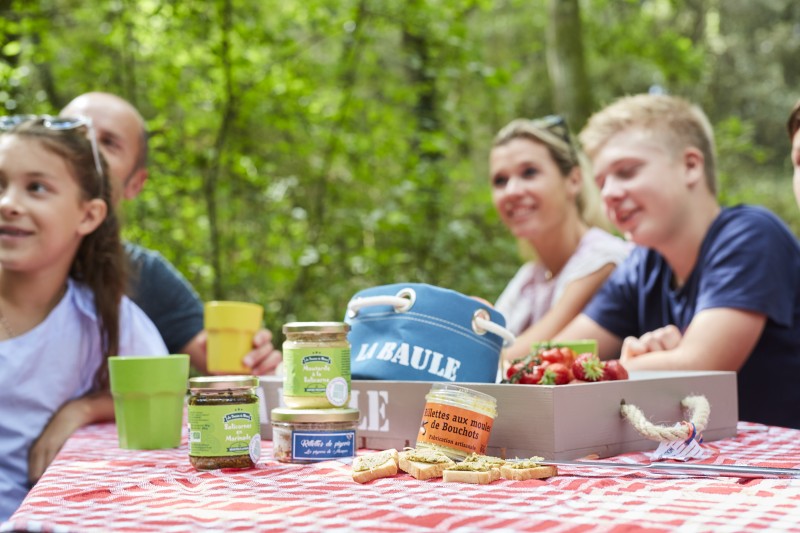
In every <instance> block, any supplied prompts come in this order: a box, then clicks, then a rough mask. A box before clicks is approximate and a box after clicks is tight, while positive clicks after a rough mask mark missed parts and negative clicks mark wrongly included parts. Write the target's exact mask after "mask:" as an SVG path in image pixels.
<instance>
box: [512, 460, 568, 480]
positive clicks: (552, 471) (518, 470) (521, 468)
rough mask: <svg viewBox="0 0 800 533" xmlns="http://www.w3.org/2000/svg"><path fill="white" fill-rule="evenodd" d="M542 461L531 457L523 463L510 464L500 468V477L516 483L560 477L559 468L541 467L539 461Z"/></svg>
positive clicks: (514, 462)
mask: <svg viewBox="0 0 800 533" xmlns="http://www.w3.org/2000/svg"><path fill="white" fill-rule="evenodd" d="M541 460H542V458H541V457H531V458H530V459H524V460H522V461H513V462H508V463H506V464H504V465H503V466H501V467H500V475H502V476H503V477H504V478H505V479H511V480H514V481H525V480H528V479H544V478H548V477H553V476H556V475H558V468H556V467H555V466H553V465H540V464H539V463H538V462H537V461H541Z"/></svg>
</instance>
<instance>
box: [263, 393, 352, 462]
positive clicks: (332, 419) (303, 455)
mask: <svg viewBox="0 0 800 533" xmlns="http://www.w3.org/2000/svg"><path fill="white" fill-rule="evenodd" d="M359 417H360V414H359V411H358V409H352V408H349V407H342V408H337V409H291V408H288V407H276V408H275V409H273V410H272V413H271V417H270V420H271V421H272V453H273V455H274V456H275V459H277V460H278V461H281V462H284V463H312V462H316V461H328V460H330V459H343V458H347V457H355V455H356V427H357V426H358V421H359Z"/></svg>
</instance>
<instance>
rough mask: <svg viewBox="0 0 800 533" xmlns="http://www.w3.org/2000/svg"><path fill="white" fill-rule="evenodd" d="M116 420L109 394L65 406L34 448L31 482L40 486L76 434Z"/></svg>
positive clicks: (78, 399)
mask: <svg viewBox="0 0 800 533" xmlns="http://www.w3.org/2000/svg"><path fill="white" fill-rule="evenodd" d="M110 420H114V400H113V399H112V397H111V393H110V392H108V391H102V392H94V393H91V394H87V395H86V396H83V397H81V398H77V399H75V400H71V401H69V402H67V403H65V404H64V405H62V406H61V409H59V410H58V411H56V413H55V414H54V415H53V418H51V419H50V422H48V424H47V426H46V427H45V428H44V430H43V431H42V434H41V435H39V438H38V439H36V442H34V443H33V446H31V450H30V453H29V455H28V480H29V481H30V482H31V483H36V482H37V481H38V480H39V478H40V477H41V476H42V474H43V473H44V471H45V469H46V468H47V466H48V465H49V464H50V463H51V462H52V461H53V458H54V457H55V456H56V454H57V453H58V450H60V449H61V446H63V445H64V443H65V442H66V441H67V438H68V437H69V436H70V435H72V433H73V432H74V431H75V430H76V429H78V428H80V427H82V426H85V425H87V424H92V423H94V422H106V421H110Z"/></svg>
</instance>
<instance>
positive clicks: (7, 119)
mask: <svg viewBox="0 0 800 533" xmlns="http://www.w3.org/2000/svg"><path fill="white" fill-rule="evenodd" d="M29 121H33V122H38V123H39V124H41V125H42V126H44V127H45V128H47V129H50V130H57V131H65V130H74V129H78V128H83V127H85V128H86V129H87V130H88V131H89V142H91V144H92V156H93V157H94V165H95V168H96V169H97V174H98V176H103V166H102V165H101V164H100V151H99V150H98V149H97V138H96V136H95V133H94V127H93V126H92V119H90V118H89V117H83V116H80V117H53V116H50V115H8V116H4V117H0V130H2V131H9V130H11V129H13V128H15V127H17V126H19V125H20V124H23V123H25V122H29Z"/></svg>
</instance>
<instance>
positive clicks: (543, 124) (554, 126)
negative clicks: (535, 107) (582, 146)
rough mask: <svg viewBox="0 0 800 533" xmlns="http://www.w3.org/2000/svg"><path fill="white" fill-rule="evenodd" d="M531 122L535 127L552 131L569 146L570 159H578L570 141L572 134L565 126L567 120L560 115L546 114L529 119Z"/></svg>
mask: <svg viewBox="0 0 800 533" xmlns="http://www.w3.org/2000/svg"><path fill="white" fill-rule="evenodd" d="M531 124H533V126H534V127H535V128H539V129H541V130H544V131H548V132H550V133H552V134H553V135H555V136H556V137H558V138H559V139H561V140H562V141H564V142H565V143H567V146H569V152H570V155H572V159H573V160H574V161H575V162H577V161H578V153H577V151H576V149H575V144H574V143H573V142H572V135H570V133H569V127H568V126H567V121H566V120H564V117H562V116H561V115H547V116H546V117H542V118H536V119H533V120H531Z"/></svg>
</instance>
